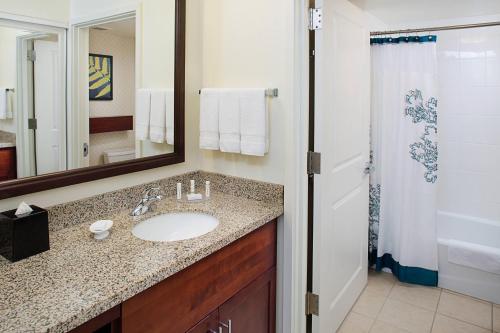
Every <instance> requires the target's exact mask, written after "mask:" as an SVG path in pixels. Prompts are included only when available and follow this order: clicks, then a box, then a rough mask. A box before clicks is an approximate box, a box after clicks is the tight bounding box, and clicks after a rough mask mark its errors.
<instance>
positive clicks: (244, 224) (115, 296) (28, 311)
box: [0, 191, 283, 333]
mask: <svg viewBox="0 0 500 333" xmlns="http://www.w3.org/2000/svg"><path fill="white" fill-rule="evenodd" d="M179 211H198V212H205V213H208V214H211V215H214V216H215V217H217V218H218V219H219V221H220V224H219V226H218V227H217V228H216V229H215V230H214V231H212V232H210V233H208V234H206V235H204V236H201V237H199V238H195V239H191V240H185V241H178V242H169V243H153V242H147V241H142V240H140V239H137V238H135V237H134V236H133V235H132V233H131V230H132V227H133V226H134V225H135V224H136V223H138V222H139V221H141V220H144V219H146V218H148V217H151V216H154V215H157V214H161V213H165V212H179ZM129 212H130V210H128V209H126V210H125V209H123V210H122V211H120V212H116V213H114V214H111V215H110V216H102V217H103V218H107V217H109V218H111V219H112V220H114V222H115V224H114V226H113V229H112V232H111V235H110V237H109V238H108V239H106V240H104V241H96V240H94V239H93V237H92V235H91V234H90V232H89V231H88V227H89V225H90V223H91V222H92V221H88V222H84V223H81V224H77V225H74V226H70V227H67V228H63V229H59V230H54V231H52V232H51V234H50V238H51V250H50V251H48V252H45V253H42V254H40V255H37V256H34V257H31V258H28V259H26V260H23V261H20V262H18V263H14V264H11V263H9V262H8V261H7V260H5V259H3V258H1V257H0V286H1V288H0V332H3V333H7V332H66V331H68V330H71V329H73V328H75V327H77V326H79V325H81V324H83V323H84V322H86V321H88V320H90V319H92V318H94V317H95V316H97V315H98V314H100V313H102V312H104V311H106V310H108V309H110V308H112V307H113V306H115V305H117V304H120V303H121V302H123V301H125V300H127V299H129V298H130V297H132V296H134V295H136V294H138V293H140V292H141V291H143V290H145V289H147V288H149V287H150V286H152V285H154V284H156V283H158V282H159V281H162V280H164V279H165V278H167V277H169V276H171V275H173V274H175V273H176V272H178V271H180V270H182V269H184V268H186V267H188V266H189V265H192V264H193V263H195V262H197V261H199V260H200V259H202V258H204V257H206V256H208V255H210V254H211V253H213V252H215V251H217V250H219V249H221V248H223V247H224V246H226V245H228V244H229V243H231V242H233V241H235V240H237V239H239V238H241V237H242V236H244V235H246V234H248V233H249V232H251V231H253V230H255V229H257V228H259V227H260V226H262V225H264V224H266V223H267V222H269V221H271V220H273V219H275V218H276V217H278V216H280V215H282V214H283V203H282V201H280V200H276V201H273V200H266V201H258V200H254V199H249V198H247V197H241V196H235V195H231V194H225V193H221V192H215V191H214V193H213V195H212V199H211V200H210V201H207V202H202V203H182V202H177V201H176V200H175V198H173V197H168V198H166V199H164V200H162V201H161V202H160V203H159V204H158V205H157V207H156V209H155V212H152V213H148V214H147V215H145V216H143V217H141V218H140V219H135V220H134V218H132V217H130V216H129V215H128V214H129Z"/></svg>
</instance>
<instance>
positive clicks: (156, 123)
mask: <svg viewBox="0 0 500 333" xmlns="http://www.w3.org/2000/svg"><path fill="white" fill-rule="evenodd" d="M165 126H166V109H165V91H164V90H152V91H151V114H150V115H149V140H151V142H155V143H163V142H165V138H166V136H165Z"/></svg>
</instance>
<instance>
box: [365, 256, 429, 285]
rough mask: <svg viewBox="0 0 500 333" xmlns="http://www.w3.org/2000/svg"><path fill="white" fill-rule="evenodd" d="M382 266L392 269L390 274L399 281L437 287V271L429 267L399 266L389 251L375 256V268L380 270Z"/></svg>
mask: <svg viewBox="0 0 500 333" xmlns="http://www.w3.org/2000/svg"><path fill="white" fill-rule="evenodd" d="M382 268H389V269H390V270H391V271H392V274H394V275H395V276H396V277H397V278H398V279H399V281H401V282H406V283H412V284H420V285H423V286H430V287H437V285H438V272H437V271H431V270H429V269H424V268H419V267H410V266H401V265H400V264H399V263H398V262H397V261H396V260H394V259H393V258H392V255H391V254H389V253H386V254H384V255H383V256H382V257H378V258H377V263H376V267H375V269H376V270H377V271H378V272H380V271H381V270H382Z"/></svg>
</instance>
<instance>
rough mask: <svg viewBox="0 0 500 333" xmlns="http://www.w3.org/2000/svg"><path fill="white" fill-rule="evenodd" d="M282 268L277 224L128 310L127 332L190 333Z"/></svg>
mask: <svg viewBox="0 0 500 333" xmlns="http://www.w3.org/2000/svg"><path fill="white" fill-rule="evenodd" d="M275 266H276V221H273V222H270V223H268V224H266V225H265V226H263V227H261V228H260V229H258V230H256V231H254V232H252V233H250V234H249V235H247V236H245V237H243V238H241V239H239V240H237V241H235V242H233V243H232V244H230V245H228V246H226V247H225V248H223V249H221V250H219V251H218V252H216V253H214V254H212V255H210V256H208V257H207V258H204V259H203V260H201V261H199V262H197V263H196V264H194V265H192V266H190V267H188V268H186V269H185V270H183V271H181V272H179V273H177V274H175V275H173V276H171V277H169V278H168V279H166V280H164V281H162V282H160V283H159V284H157V285H155V286H153V287H151V288H149V289H147V290H145V291H144V292H142V293H140V294H139V295H136V296H134V297H132V298H131V299H130V300H128V301H126V302H124V303H123V305H122V330H123V332H124V333H133V332H148V333H154V332H169V333H184V332H186V331H188V330H189V329H190V328H192V327H193V326H194V325H195V324H196V323H198V322H200V320H202V319H203V318H205V317H206V316H207V315H208V314H210V313H211V312H212V311H215V310H216V309H217V308H218V307H219V306H220V305H222V304H223V303H224V302H226V301H227V300H228V299H230V298H231V297H232V296H234V295H235V294H236V293H237V292H238V291H240V290H242V289H243V288H244V287H245V286H247V285H249V284H250V283H251V282H252V281H254V280H255V279H257V278H258V277H260V276H261V275H262V274H264V273H266V272H267V271H269V270H270V269H271V268H273V267H275Z"/></svg>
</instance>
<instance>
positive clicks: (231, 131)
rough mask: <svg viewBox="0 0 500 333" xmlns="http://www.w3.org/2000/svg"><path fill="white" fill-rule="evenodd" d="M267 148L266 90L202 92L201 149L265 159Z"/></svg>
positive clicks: (207, 90)
mask: <svg viewBox="0 0 500 333" xmlns="http://www.w3.org/2000/svg"><path fill="white" fill-rule="evenodd" d="M268 147H269V134H268V111H267V105H266V97H265V89H203V90H202V91H201V102H200V148H201V149H211V150H217V149H220V151H222V152H226V153H242V154H245V155H253V156H264V155H265V154H266V153H267V152H268V150H269V148H268Z"/></svg>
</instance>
